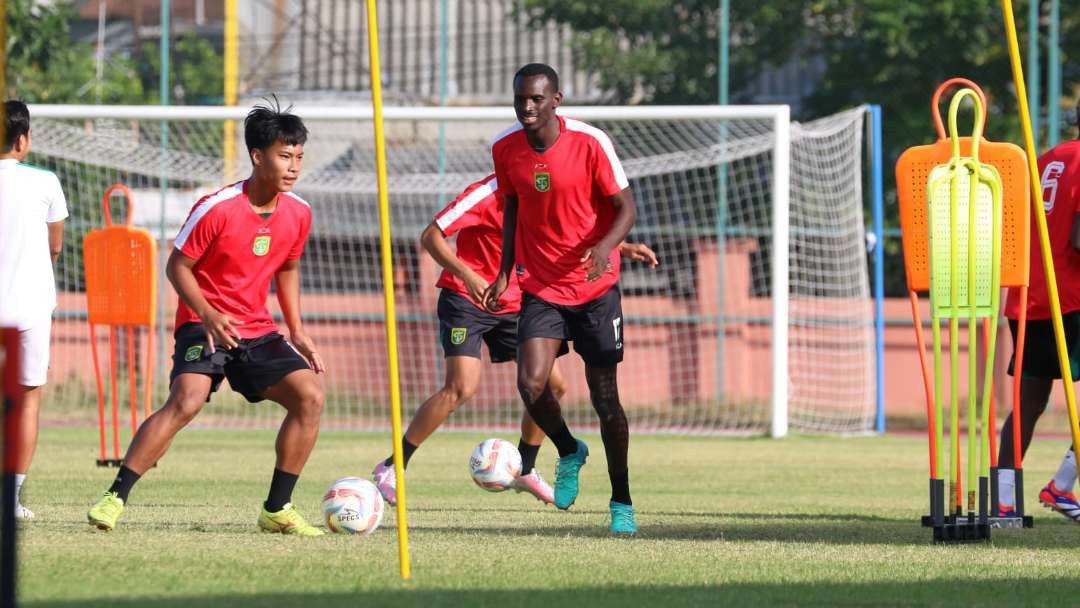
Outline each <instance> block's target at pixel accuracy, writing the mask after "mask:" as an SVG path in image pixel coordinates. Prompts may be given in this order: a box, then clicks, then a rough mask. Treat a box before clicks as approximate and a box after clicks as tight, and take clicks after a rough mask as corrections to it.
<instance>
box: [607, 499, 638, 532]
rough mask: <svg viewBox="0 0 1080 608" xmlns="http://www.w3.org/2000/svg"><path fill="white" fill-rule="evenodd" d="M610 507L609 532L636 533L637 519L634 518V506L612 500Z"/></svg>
mask: <svg viewBox="0 0 1080 608" xmlns="http://www.w3.org/2000/svg"><path fill="white" fill-rule="evenodd" d="M608 506H610V507H611V533H612V534H620V535H634V534H637V521H635V520H634V507H633V506H632V505H624V504H623V503H621V502H615V501H614V500H613V501H611V503H610V504H609V505H608Z"/></svg>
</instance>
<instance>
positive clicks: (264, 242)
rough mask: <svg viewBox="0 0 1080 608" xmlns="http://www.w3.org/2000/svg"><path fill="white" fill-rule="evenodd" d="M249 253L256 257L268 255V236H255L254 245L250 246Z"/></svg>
mask: <svg viewBox="0 0 1080 608" xmlns="http://www.w3.org/2000/svg"><path fill="white" fill-rule="evenodd" d="M251 251H252V252H253V253H254V254H255V255H258V256H264V255H266V254H268V253H270V237H269V236H257V237H255V243H254V244H252V246H251Z"/></svg>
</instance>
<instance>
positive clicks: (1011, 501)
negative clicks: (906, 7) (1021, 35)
mask: <svg viewBox="0 0 1080 608" xmlns="http://www.w3.org/2000/svg"><path fill="white" fill-rule="evenodd" d="M1077 116H1078V118H1080V106H1078V107H1077ZM1039 175H1040V176H1041V181H1042V198H1043V209H1044V210H1045V211H1046V228H1047V232H1048V233H1049V237H1050V249H1051V250H1052V252H1053V256H1054V272H1055V274H1056V275H1057V286H1058V297H1059V300H1060V303H1061V320H1062V323H1063V324H1064V328H1065V344H1066V347H1067V350H1068V352H1069V365H1070V367H1071V368H1072V370H1071V374H1072V381H1073V382H1076V381H1077V380H1080V140H1073V141H1067V142H1064V143H1062V144H1059V145H1057V146H1055V147H1054V148H1053V149H1052V150H1050V151H1048V152H1047V153H1045V154H1043V155H1042V156H1040V157H1039ZM1031 221H1032V223H1033V224H1034V222H1035V218H1032V220H1031ZM1041 255H1042V254H1041V252H1040V250H1039V242H1038V240H1036V239H1032V241H1031V259H1032V260H1040V259H1042V258H1041ZM1029 283H1030V285H1029V287H1028V307H1027V323H1026V338H1025V342H1026V344H1025V347H1024V369H1023V370H1021V371H1022V374H1023V375H1022V376H1021V378H1020V448H1021V453H1022V454H1024V453H1027V449H1028V445H1030V444H1031V437H1032V434H1033V433H1034V432H1035V424H1036V422H1038V420H1039V416H1041V415H1042V413H1043V411H1045V410H1046V405H1047V403H1048V402H1049V400H1050V389H1051V388H1053V385H1054V380H1055V379H1059V378H1061V368H1060V365H1059V364H1058V358H1057V348H1056V343H1057V342H1056V340H1055V338H1054V330H1053V327H1052V325H1051V321H1050V303H1049V302H1050V300H1049V296H1048V294H1047V289H1046V275H1045V273H1044V272H1043V266H1042V264H1038V263H1033V264H1032V265H1031V277H1030V281H1029ZM1019 312H1020V293H1019V290H1018V289H1010V290H1009V296H1008V299H1007V300H1006V304H1005V316H1006V317H1007V318H1008V319H1009V329H1010V330H1011V331H1012V336H1013V344H1015V343H1016V333H1017V329H1018V325H1017V324H1018V322H1017V319H1018V318H1019ZM1014 366H1015V353H1014V355H1013V360H1012V361H1010V362H1009V373H1010V374H1015V373H1016V372H1015V370H1014V369H1013V368H1014ZM999 445H1000V448H999V450H998V497H999V500H998V502H999V504H998V511H999V512H1000V513H1001V515H1011V514H1014V513H1015V504H1016V496H1015V488H1016V479H1015V474H1014V470H1013V467H1015V463H1014V461H1013V424H1012V417H1011V416H1009V417H1006V418H1005V424H1003V425H1002V427H1001V441H1000V442H999ZM1075 483H1076V454H1074V453H1073V450H1072V448H1071V447H1070V448H1069V451H1068V452H1066V453H1065V458H1064V459H1062V461H1061V465H1060V466H1059V467H1058V471H1057V473H1056V474H1055V475H1054V478H1053V479H1051V480H1050V482H1049V483H1047V484H1046V486H1045V487H1043V489H1042V490H1041V491H1040V492H1039V501H1040V502H1042V503H1043V504H1044V505H1046V506H1047V507H1050V508H1052V509H1054V510H1055V511H1057V512H1058V513H1061V514H1062V515H1064V516H1065V517H1068V518H1069V519H1072V520H1073V521H1077V522H1080V504H1077V500H1076V495H1075V494H1073V487H1074V485H1075Z"/></svg>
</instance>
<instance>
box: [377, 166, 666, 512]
mask: <svg viewBox="0 0 1080 608" xmlns="http://www.w3.org/2000/svg"><path fill="white" fill-rule="evenodd" d="M503 205H504V203H503V200H502V197H500V196H499V193H498V182H497V181H496V179H495V176H494V175H489V176H487V177H485V178H484V179H482V180H480V181H478V182H476V183H473V184H471V185H469V186H468V187H467V188H466V189H465V190H464V191H463V192H462V193H461V194H460V195H458V197H457V198H456V199H454V200H453V201H452V202H451V203H450V204H449V205H447V206H446V208H445V209H443V210H442V211H441V212H439V214H438V215H437V216H436V217H435V220H434V221H433V222H431V224H430V225H429V226H428V227H427V228H426V229H425V230H424V232H423V234H422V235H421V237H420V242H421V244H423V246H424V249H426V250H427V252H428V253H429V254H430V255H431V257H432V258H434V260H435V261H436V262H438V263H439V265H440V266H442V267H443V272H442V274H441V275H440V277H439V281H438V283H436V286H437V287H440V288H441V289H442V291H441V292H440V293H439V305H438V315H439V337H440V340H441V342H442V348H443V352H444V354H445V356H446V382H445V384H444V385H443V388H442V389H441V390H439V392H437V393H435V394H434V395H432V396H431V397H429V398H428V400H427V401H425V402H424V404H423V405H421V406H420V409H419V410H417V412H416V415H415V416H414V417H413V420H412V422H411V423H410V424H409V428H408V430H406V431H405V437H404V438H403V439H402V442H401V443H402V452H403V454H404V457H405V465H406V466H408V464H409V459H410V458H411V457H412V455H413V453H414V452H415V451H416V449H417V447H418V446H419V445H420V444H421V443H422V442H423V441H424V440H425V439H427V438H428V437H429V436H430V435H431V434H432V433H434V432H435V429H437V428H439V425H441V424H442V423H443V421H445V420H446V418H447V417H448V416H449V415H450V414H451V413H453V411H454V410H455V409H457V407H458V406H460V405H461V404H462V403H464V402H465V401H467V400H469V398H471V397H472V396H473V395H474V394H475V393H476V390H477V388H479V385H480V375H481V372H482V371H483V364H482V362H481V360H480V355H481V344H482V343H486V344H487V347H488V354H489V355H490V357H491V362H492V363H501V362H504V361H513V360H515V359H517V347H518V339H517V326H518V314H517V313H518V311H519V309H520V308H521V291H520V290H519V288H518V285H517V279H516V277H513V278H512V279H511V281H510V284H509V286H508V287H507V290H506V291H505V292H503V294H502V297H501V298H500V299H499V303H500V304H501V307H500V309H499V310H498V312H489V311H488V310H486V309H485V308H483V303H482V300H483V294H484V291H485V290H486V289H487V286H488V285H489V284H490V283H491V282H492V281H493V280H495V276H496V275H497V274H498V272H499V261H500V257H501V256H502V230H503ZM455 236H456V245H457V248H456V249H457V250H456V252H455V250H454V249H452V248H451V247H450V244H449V242H447V238H449V237H455ZM619 251H620V252H621V253H622V255H625V256H627V257H629V258H631V259H635V260H639V261H644V262H648V263H650V264H651V265H653V266H655V265H656V264H657V261H656V254H655V253H653V251H652V250H651V249H649V248H648V247H647V246H645V245H642V244H626V243H623V244H622V245H620V248H619ZM562 352H566V351H565V346H563V347H562V350H561V351H560V354H561V353H562ZM548 386H549V387H550V389H551V392H552V393H553V394H554V395H555V396H556V398H558V397H561V396H562V395H563V393H565V392H566V382H565V380H563V378H562V375H561V374H560V373H559V368H558V366H557V365H556V366H553V367H552V370H551V376H550V377H549V378H548ZM543 440H544V432H543V431H542V430H540V428H539V427H538V426H536V423H535V422H533V420H532V418H531V417H530V416H529V414H528V412H527V411H526V412H524V413H523V415H522V417H521V439H520V441H519V442H518V451H519V452H520V453H521V473H522V474H521V475H520V476H519V477H518V478H517V479H516V480H515V481H514V489H515V490H517V491H518V492H529V493H530V494H532V495H533V496H535V497H536V498H537V499H539V500H541V501H543V502H545V503H551V502H553V501H554V497H553V496H552V490H551V486H549V485H548V484H547V483H546V482H545V481H544V480H543V478H542V477H540V474H539V473H538V472H537V471H536V469H535V464H536V455H537V453H538V452H539V450H540V444H541V443H542V442H543ZM372 475H373V476H374V478H375V483H376V485H377V486H378V487H379V491H380V492H382V495H383V497H384V498H385V499H386V500H387V501H388V502H390V503H391V504H393V503H394V502H395V501H396V500H397V479H396V477H395V474H394V465H393V456H390V457H387V458H386V459H385V460H383V461H381V462H379V464H377V465H376V466H375V470H374V471H373V472H372Z"/></svg>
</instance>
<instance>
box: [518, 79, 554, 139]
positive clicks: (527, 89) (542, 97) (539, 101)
mask: <svg viewBox="0 0 1080 608" xmlns="http://www.w3.org/2000/svg"><path fill="white" fill-rule="evenodd" d="M560 102H562V93H560V92H558V91H556V90H555V87H553V86H552V85H551V81H550V80H548V78H547V76H543V75H540V76H528V77H525V78H518V79H517V80H515V81H514V111H515V112H516V113H517V119H518V122H520V123H521V126H522V127H525V130H527V131H539V130H540V129H542V128H544V126H545V125H547V124H548V123H549V122H550V121H551V120H552V119H553V118H555V108H557V107H559V103H560Z"/></svg>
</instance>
